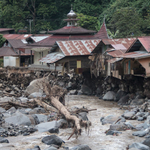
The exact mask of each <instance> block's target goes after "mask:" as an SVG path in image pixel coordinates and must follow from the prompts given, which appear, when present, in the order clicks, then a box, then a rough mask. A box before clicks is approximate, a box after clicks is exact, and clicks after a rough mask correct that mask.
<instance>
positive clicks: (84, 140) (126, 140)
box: [0, 95, 144, 150]
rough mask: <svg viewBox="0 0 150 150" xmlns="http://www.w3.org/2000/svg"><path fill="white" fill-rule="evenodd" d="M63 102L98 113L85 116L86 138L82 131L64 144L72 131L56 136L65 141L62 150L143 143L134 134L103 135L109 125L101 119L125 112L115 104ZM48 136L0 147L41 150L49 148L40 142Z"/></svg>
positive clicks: (116, 149) (118, 148)
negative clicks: (88, 125) (90, 123)
mask: <svg viewBox="0 0 150 150" xmlns="http://www.w3.org/2000/svg"><path fill="white" fill-rule="evenodd" d="M65 100H66V106H67V107H68V108H71V107H75V106H76V107H82V106H84V107H87V108H88V109H97V110H95V111H90V112H89V114H88V118H89V120H90V121H91V122H92V126H91V127H90V132H89V134H88V133H87V132H86V131H85V129H83V131H82V135H81V136H80V137H78V139H76V138H75V136H73V137H72V138H71V139H70V140H67V139H68V137H69V136H70V134H71V133H72V129H70V128H67V129H60V132H59V134H58V136H59V137H60V138H61V139H63V140H64V141H65V145H64V146H65V147H69V148H71V147H73V146H75V145H79V144H87V145H88V146H89V147H90V148H91V149H92V150H126V147H127V146H128V145H130V144H132V143H134V142H142V141H143V140H144V138H140V137H136V136H132V133H133V132H134V131H132V130H127V131H121V132H122V134H120V135H119V136H112V135H106V134H105V131H106V130H107V129H109V126H110V125H109V124H107V125H102V124H101V122H100V118H101V117H105V116H108V115H111V114H113V115H116V116H121V115H122V114H123V112H124V110H121V109H120V108H119V106H118V105H117V103H115V102H108V101H103V100H100V99H98V98H97V97H94V96H82V95H67V96H66V98H65ZM129 122H130V123H131V124H132V125H137V124H138V123H141V122H138V121H136V120H129ZM49 134H50V133H47V132H44V133H40V132H35V133H33V134H31V135H29V136H17V137H8V138H7V139H8V140H9V142H10V143H8V144H3V143H2V144H0V150H26V149H27V148H33V147H34V146H35V145H39V146H40V148H41V150H44V149H45V148H47V147H48V146H47V145H45V144H43V143H42V142H41V139H42V138H43V137H44V136H46V135H49ZM60 149H63V148H60Z"/></svg>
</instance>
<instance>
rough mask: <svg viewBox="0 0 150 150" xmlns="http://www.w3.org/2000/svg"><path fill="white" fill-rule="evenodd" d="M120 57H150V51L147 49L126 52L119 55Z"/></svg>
mask: <svg viewBox="0 0 150 150" xmlns="http://www.w3.org/2000/svg"><path fill="white" fill-rule="evenodd" d="M117 57H119V58H135V59H142V58H147V57H150V53H147V52H145V51H134V52H129V53H124V54H122V55H118V56H117Z"/></svg>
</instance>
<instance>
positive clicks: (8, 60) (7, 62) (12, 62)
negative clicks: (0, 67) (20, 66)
mask: <svg viewBox="0 0 150 150" xmlns="http://www.w3.org/2000/svg"><path fill="white" fill-rule="evenodd" d="M16 59H17V57H13V56H4V59H3V62H4V67H7V66H16Z"/></svg>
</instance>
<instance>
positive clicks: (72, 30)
mask: <svg viewBox="0 0 150 150" xmlns="http://www.w3.org/2000/svg"><path fill="white" fill-rule="evenodd" d="M48 33H50V34H63V35H68V34H69V35H72V34H78V35H79V34H91V33H96V31H93V30H87V29H84V28H82V27H80V26H65V27H63V28H60V29H58V30H53V31H48Z"/></svg>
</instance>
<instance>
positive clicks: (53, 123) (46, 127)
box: [36, 121, 57, 132]
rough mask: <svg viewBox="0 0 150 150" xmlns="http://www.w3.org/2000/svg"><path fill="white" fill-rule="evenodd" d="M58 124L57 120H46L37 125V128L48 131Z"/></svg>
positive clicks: (40, 130)
mask: <svg viewBox="0 0 150 150" xmlns="http://www.w3.org/2000/svg"><path fill="white" fill-rule="evenodd" d="M56 125H57V122H56V121H51V122H44V123H40V124H38V125H36V129H37V130H38V131H39V132H46V131H48V130H50V129H53V128H55V127H56Z"/></svg>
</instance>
